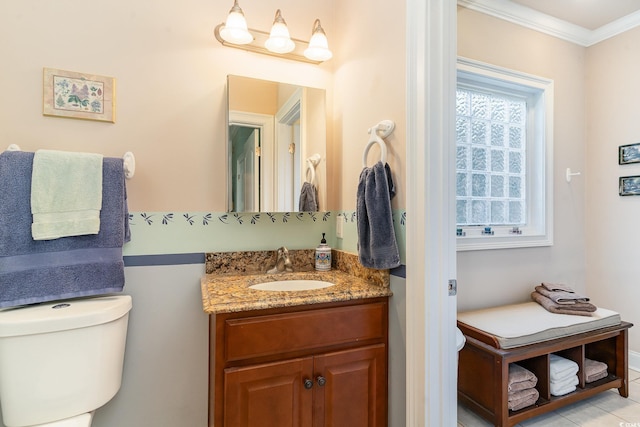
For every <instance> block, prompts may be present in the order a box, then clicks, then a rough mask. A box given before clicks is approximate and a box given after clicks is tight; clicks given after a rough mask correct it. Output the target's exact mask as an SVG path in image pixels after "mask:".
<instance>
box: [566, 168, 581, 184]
mask: <svg viewBox="0 0 640 427" xmlns="http://www.w3.org/2000/svg"><path fill="white" fill-rule="evenodd" d="M578 175H580V172H571V168H567V171H566V173H565V175H564V177H565V179H566V180H567V182H571V177H572V176H578Z"/></svg>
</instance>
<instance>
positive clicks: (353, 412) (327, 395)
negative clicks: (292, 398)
mask: <svg viewBox="0 0 640 427" xmlns="http://www.w3.org/2000/svg"><path fill="white" fill-rule="evenodd" d="M386 353H387V350H386V346H385V345H384V344H378V345H372V346H369V347H363V348H358V349H353V350H345V351H339V352H336V353H328V354H326V355H321V356H316V357H315V358H314V381H315V384H314V385H313V389H314V420H313V426H314V427H384V426H386V425H387V364H386V359H387V357H386V356H387V355H386ZM319 377H323V378H324V380H325V381H324V385H320V384H319V383H318V379H319ZM320 383H322V381H320Z"/></svg>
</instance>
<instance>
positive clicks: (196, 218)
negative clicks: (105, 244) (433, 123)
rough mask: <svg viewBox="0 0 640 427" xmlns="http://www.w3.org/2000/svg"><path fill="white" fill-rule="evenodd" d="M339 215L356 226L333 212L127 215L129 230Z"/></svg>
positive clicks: (399, 220) (396, 214)
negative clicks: (139, 227) (146, 227)
mask: <svg viewBox="0 0 640 427" xmlns="http://www.w3.org/2000/svg"><path fill="white" fill-rule="evenodd" d="M338 215H342V217H343V219H344V222H345V224H348V223H354V224H355V222H356V212H355V211H333V212H284V213H283V212H277V213H276V212H261V213H238V212H229V213H227V212H184V213H176V212H137V213H129V224H130V225H131V226H138V225H147V226H156V225H162V226H171V225H174V224H179V223H186V224H188V225H190V226H204V227H206V226H209V225H213V224H214V223H215V224H224V225H257V224H276V223H284V224H286V223H291V222H306V221H312V222H319V221H322V222H328V221H329V220H330V219H331V218H332V217H336V216H338ZM216 219H217V220H218V221H215V220H216ZM406 219H407V212H406V211H393V222H394V224H395V225H396V226H397V225H400V226H402V227H404V226H405V225H406Z"/></svg>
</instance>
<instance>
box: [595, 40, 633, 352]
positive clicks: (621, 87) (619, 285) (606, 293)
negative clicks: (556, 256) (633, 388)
mask: <svg viewBox="0 0 640 427" xmlns="http://www.w3.org/2000/svg"><path fill="white" fill-rule="evenodd" d="M639 51H640V29H639V28H636V29H633V30H631V31H628V32H626V33H623V34H621V35H619V36H616V37H614V38H612V39H609V40H606V41H604V42H601V43H598V44H597V45H594V46H591V47H589V49H588V50H587V61H586V64H587V70H588V72H587V93H588V96H587V106H588V108H587V124H586V128H587V135H588V139H587V166H586V170H587V173H586V174H585V177H584V179H585V180H586V186H587V187H586V188H587V191H586V212H587V227H586V240H587V248H588V249H587V265H586V269H587V290H588V292H589V295H590V296H592V297H593V299H594V300H595V301H597V302H599V303H600V304H602V305H603V306H605V307H610V308H612V309H613V310H616V311H618V312H620V313H621V314H622V317H623V319H625V320H627V321H629V322H631V323H634V324H635V325H640V310H638V301H639V300H640V286H639V285H638V277H640V263H639V262H638V255H639V254H640V249H639V244H638V242H640V228H639V227H638V218H640V197H620V196H619V195H618V178H619V177H621V176H631V175H640V164H630V165H618V147H619V146H620V145H626V144H634V143H637V142H640V120H639V119H638V94H639V93H640V79H638V75H640V59H639V58H638V52H639ZM629 336H630V349H631V350H633V351H636V352H639V351H640V329H639V328H638V327H637V326H636V327H635V328H631V329H630V330H629Z"/></svg>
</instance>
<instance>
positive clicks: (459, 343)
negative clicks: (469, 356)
mask: <svg viewBox="0 0 640 427" xmlns="http://www.w3.org/2000/svg"><path fill="white" fill-rule="evenodd" d="M466 342H467V339H466V338H465V337H464V334H463V333H462V331H461V330H460V329H458V328H457V327H456V349H457V350H458V351H460V350H462V347H464V344H465V343H466Z"/></svg>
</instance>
